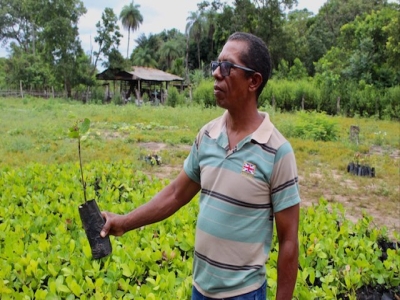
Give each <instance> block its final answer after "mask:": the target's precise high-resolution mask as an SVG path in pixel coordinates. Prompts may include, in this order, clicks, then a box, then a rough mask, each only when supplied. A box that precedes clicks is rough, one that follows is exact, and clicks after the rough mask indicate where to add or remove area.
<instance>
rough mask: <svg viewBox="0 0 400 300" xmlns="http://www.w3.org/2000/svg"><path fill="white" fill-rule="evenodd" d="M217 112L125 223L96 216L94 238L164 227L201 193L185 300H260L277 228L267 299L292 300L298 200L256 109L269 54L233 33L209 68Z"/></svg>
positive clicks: (271, 132) (283, 147) (278, 140)
mask: <svg viewBox="0 0 400 300" xmlns="http://www.w3.org/2000/svg"><path fill="white" fill-rule="evenodd" d="M211 71H212V75H213V76H214V79H215V84H214V95H215V98H216V101H217V104H218V105H219V106H220V107H222V108H224V109H226V111H225V113H224V114H223V115H222V116H221V117H219V118H217V119H215V120H213V121H211V122H210V123H208V124H206V125H205V126H204V127H203V128H202V129H201V130H200V132H199V133H198V135H197V137H196V140H195V142H194V144H193V146H192V150H191V152H190V154H189V156H188V157H187V158H186V160H185V162H184V166H183V170H182V171H181V172H180V174H179V175H178V177H177V178H176V179H175V180H174V181H173V182H171V183H170V184H169V185H168V186H166V187H165V188H164V189H163V190H161V191H160V192H159V193H158V194H157V195H155V196H154V198H153V199H152V200H151V201H149V202H148V203H146V204H144V205H142V206H140V207H138V208H136V209H134V210H133V211H131V212H130V213H128V214H126V215H116V214H113V213H109V212H104V213H103V216H104V217H105V219H106V223H105V225H104V227H103V231H102V233H101V235H102V236H103V237H104V236H106V235H107V234H112V235H117V236H118V235H122V234H124V233H125V232H127V231H129V230H132V229H136V228H139V227H141V226H143V225H147V224H151V223H154V222H157V221H160V220H163V219H165V218H167V217H169V216H171V215H172V214H173V213H175V212H176V211H177V210H178V209H179V208H181V207H182V206H184V205H185V204H187V203H188V202H189V201H190V200H191V199H192V198H193V197H194V196H195V195H196V194H197V193H198V192H199V191H200V210H199V215H198V220H197V226H196V242H195V252H194V265H193V290H192V299H193V300H197V299H231V300H245V299H266V267H265V263H266V261H267V259H268V256H269V251H270V249H271V244H272V235H273V226H274V222H275V224H276V230H277V237H278V241H279V254H278V287H277V295H276V299H291V298H292V295H293V290H294V286H295V283H296V276H297V266H298V223H299V203H300V195H299V190H298V177H297V167H296V161H295V157H294V153H293V150H292V147H291V145H290V144H289V142H288V141H287V140H286V139H285V138H284V137H283V136H282V135H281V134H280V132H279V131H278V130H277V129H276V128H275V127H274V125H273V124H272V123H271V122H270V120H269V116H268V114H266V113H262V112H259V111H258V110H257V101H258V97H259V95H260V94H261V92H262V90H263V88H264V86H265V85H266V83H267V81H268V79H269V77H270V74H271V59H270V54H269V51H268V48H267V47H266V45H265V44H264V43H263V42H262V40H261V39H259V38H258V37H256V36H254V35H251V34H247V33H241V32H237V33H234V34H232V35H231V36H230V37H229V39H228V41H227V42H226V44H225V46H224V47H223V49H222V51H221V53H220V55H219V57H218V61H214V62H212V63H211Z"/></svg>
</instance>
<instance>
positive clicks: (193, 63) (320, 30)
mask: <svg viewBox="0 0 400 300" xmlns="http://www.w3.org/2000/svg"><path fill="white" fill-rule="evenodd" d="M15 1H16V0H3V2H4V9H3V10H0V20H3V23H2V26H1V27H0V41H1V42H3V43H5V44H8V45H10V47H9V49H10V51H9V56H8V57H7V58H3V59H1V60H0V89H2V90H4V89H6V90H7V89H8V90H14V91H19V90H20V88H21V87H22V89H23V90H24V91H25V92H28V91H32V92H33V91H40V92H42V93H43V92H44V91H45V92H46V94H45V95H46V97H47V96H48V95H50V94H53V93H57V92H58V93H62V94H63V95H64V97H68V98H75V99H79V100H82V101H84V102H86V101H91V102H103V101H104V100H105V99H104V88H103V87H102V86H101V84H103V83H104V82H101V83H99V82H98V81H96V79H95V74H96V73H97V72H99V70H98V69H99V67H100V66H101V67H102V68H111V69H114V70H115V69H123V70H125V71H131V67H132V66H143V67H154V68H158V69H160V70H163V71H167V72H171V73H173V74H176V75H178V76H180V77H182V78H184V79H185V82H184V83H185V84H187V85H188V86H191V87H192V88H194V90H193V92H194V93H193V100H194V101H195V102H197V103H203V105H205V106H206V107H209V106H212V105H213V103H214V102H213V97H212V89H210V87H211V86H212V85H211V83H210V82H209V81H208V79H209V78H210V77H211V73H210V66H209V64H210V61H211V60H215V59H217V57H218V55H219V52H220V51H221V49H222V47H223V45H224V44H225V42H226V39H227V38H228V36H229V35H230V34H231V33H233V32H234V31H244V32H252V33H254V34H256V35H257V36H259V37H260V38H261V39H263V40H264V41H265V43H266V44H267V45H268V46H269V49H270V52H271V58H272V60H273V67H274V69H273V76H272V78H273V81H271V83H270V84H268V86H267V89H266V90H265V92H264V93H263V95H262V97H261V99H260V106H264V105H266V104H270V105H273V106H274V107H275V108H276V109H280V110H281V111H295V110H298V109H300V108H303V109H306V110H317V111H324V112H326V113H327V114H329V115H345V116H362V117H369V116H374V117H377V118H379V119H387V118H389V119H397V120H398V119H400V104H399V101H398V99H400V92H399V91H400V89H399V86H400V64H399V63H398V62H399V61H400V56H399V53H400V49H399V36H400V35H399V34H398V28H399V19H400V9H399V4H398V3H397V2H396V1H388V0H380V1H375V0H328V1H326V2H325V4H324V5H323V6H322V7H321V9H320V10H319V12H318V13H317V14H315V15H314V14H313V13H312V12H310V11H308V10H307V9H305V10H296V9H295V8H296V4H297V1H294V0H277V1H275V2H273V3H272V2H270V1H256V0H250V1H240V2H236V1H233V3H231V4H227V3H222V1H211V2H210V1H203V2H201V3H199V4H198V9H197V11H194V12H190V13H189V15H188V17H187V19H186V22H187V23H186V30H185V32H184V33H182V32H180V31H178V30H177V29H170V30H163V31H162V32H160V33H155V34H153V33H151V34H149V35H148V36H146V35H144V34H142V35H141V36H139V37H138V38H137V39H136V40H135V42H136V44H137V46H136V47H135V48H134V49H133V50H130V49H129V43H128V47H127V53H126V58H124V57H125V55H124V56H122V54H121V53H120V52H119V50H118V45H119V44H120V41H121V40H122V39H123V38H124V37H123V35H122V33H121V30H120V28H119V26H118V25H117V22H118V17H117V15H118V14H117V13H115V12H114V10H113V8H110V7H107V8H105V9H104V11H103V12H102V15H101V18H99V20H98V21H97V23H96V35H95V36H94V45H93V49H92V47H91V49H85V50H86V51H88V50H90V51H91V52H90V53H91V55H90V56H89V55H88V54H86V53H85V50H84V49H82V45H81V42H80V40H79V39H78V24H79V22H78V21H79V19H80V18H82V17H84V15H85V14H86V13H88V12H87V10H86V8H85V7H84V4H83V3H82V1H80V0H73V1H69V2H68V1H61V2H60V4H57V5H56V4H54V3H52V2H49V3H47V2H46V3H41V4H40V5H39V4H38V3H37V1H34V0H27V1H26V3H25V4H24V6H23V7H22V8H21V9H16V7H18V5H16V4H15ZM140 10H141V7H140V5H137V4H135V3H134V2H132V3H130V4H129V5H126V6H124V7H123V8H122V10H121V12H120V14H119V19H120V20H121V21H122V24H123V27H124V29H126V31H128V41H129V40H130V34H131V32H134V31H135V30H137V29H138V28H139V27H140V26H141V25H142V24H144V23H145V22H146V18H145V17H143V16H142V13H141V11H140ZM32 11H34V12H35V16H34V17H32V16H31V12H32ZM57 16H62V20H59V21H57V22H56V23H54V22H55V21H54V20H56V19H57V18H56V17H57ZM57 20H58V19H57ZM265 20H268V22H265ZM15 24H24V26H20V27H19V28H18V29H19V30H14V27H15ZM124 39H125V38H124ZM92 50H93V52H92ZM102 68H101V69H102ZM253 68H255V66H253ZM6 74H7V76H5V75H6ZM204 79H205V80H206V83H204V84H203V83H202V82H203V81H204ZM150 88H151V87H150ZM162 88H163V89H167V87H166V85H165V84H164V86H163V87H162ZM125 89H126V85H124V84H123V83H120V82H117V83H116V86H115V88H114V89H113V91H114V92H115V94H114V95H112V96H111V98H112V101H113V102H114V103H119V104H121V103H123V102H124V101H123V100H124V99H123V97H122V96H121V93H124V92H126V90H125ZM210 91H211V96H210ZM65 92H66V93H65ZM143 92H144V91H143V90H142V93H143ZM89 94H90V97H89ZM170 94H171V97H172V98H171V99H170V101H169V105H170V106H174V105H175V103H177V101H178V100H179V101H178V102H184V101H182V99H178V97H177V96H175V94H174V92H172V93H170ZM140 96H141V97H143V98H145V97H148V96H144V95H140ZM186 98H188V97H186ZM210 99H211V100H210ZM145 100H146V99H145ZM21 143H23V141H22V142H21ZM22 147H24V145H22Z"/></svg>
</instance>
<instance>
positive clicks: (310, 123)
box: [280, 111, 339, 142]
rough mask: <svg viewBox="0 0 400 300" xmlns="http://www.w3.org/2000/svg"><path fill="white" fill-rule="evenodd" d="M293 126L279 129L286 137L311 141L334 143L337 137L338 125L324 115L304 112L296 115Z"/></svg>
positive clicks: (289, 125)
mask: <svg viewBox="0 0 400 300" xmlns="http://www.w3.org/2000/svg"><path fill="white" fill-rule="evenodd" d="M296 116H297V118H296V121H295V123H294V124H291V123H286V124H283V125H282V126H281V128H280V130H281V131H282V133H283V135H285V136H286V137H288V138H289V137H297V138H302V139H312V140H314V141H325V142H326V141H335V140H336V139H337V137H338V132H339V129H338V123H337V122H336V121H334V120H333V119H332V117H329V116H327V115H326V113H318V112H315V111H313V112H304V111H300V112H297V114H296Z"/></svg>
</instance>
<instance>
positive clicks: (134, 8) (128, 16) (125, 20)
mask: <svg viewBox="0 0 400 300" xmlns="http://www.w3.org/2000/svg"><path fill="white" fill-rule="evenodd" d="M139 7H140V5H139V4H134V3H133V0H132V3H131V4H129V5H125V6H124V7H123V8H122V10H121V13H120V14H119V19H120V20H121V22H122V26H123V27H124V29H126V30H128V49H127V50H126V58H128V56H129V42H130V40H131V31H132V32H134V31H135V30H137V29H138V28H139V26H140V24H142V23H143V16H142V15H141V14H140V11H139Z"/></svg>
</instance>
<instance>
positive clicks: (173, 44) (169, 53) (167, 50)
mask: <svg viewBox="0 0 400 300" xmlns="http://www.w3.org/2000/svg"><path fill="white" fill-rule="evenodd" d="M159 54H160V57H161V58H163V60H165V62H166V65H167V69H168V70H170V69H171V66H172V61H173V60H174V59H176V58H178V57H180V56H181V54H182V53H181V47H180V45H179V42H178V41H177V40H168V41H166V42H165V43H163V44H162V46H161V48H160V50H159Z"/></svg>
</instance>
